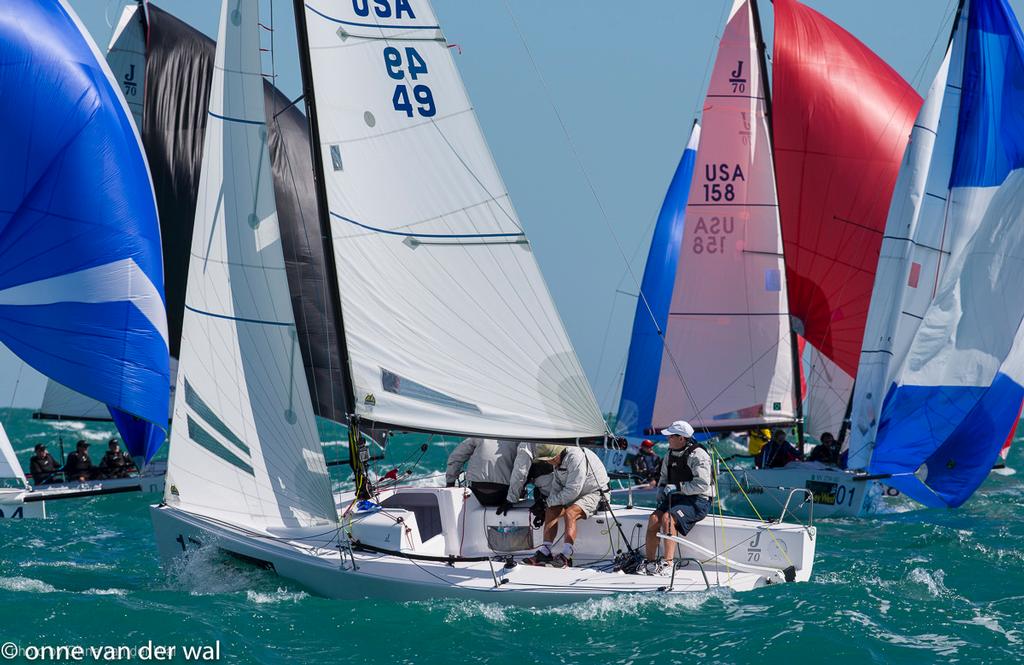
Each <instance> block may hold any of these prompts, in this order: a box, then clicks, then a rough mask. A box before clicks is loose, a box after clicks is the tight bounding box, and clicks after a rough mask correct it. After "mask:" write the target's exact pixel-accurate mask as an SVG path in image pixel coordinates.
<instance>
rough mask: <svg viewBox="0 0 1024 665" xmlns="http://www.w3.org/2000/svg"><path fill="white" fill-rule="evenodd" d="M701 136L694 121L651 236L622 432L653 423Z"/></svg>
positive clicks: (627, 376) (620, 420)
mask: <svg viewBox="0 0 1024 665" xmlns="http://www.w3.org/2000/svg"><path fill="white" fill-rule="evenodd" d="M699 140H700V125H698V124H696V123H694V126H693V132H692V133H691V135H690V141H689V143H688V144H687V146H686V149H685V150H684V151H683V156H682V158H681V159H680V160H679V166H678V167H676V172H675V175H674V176H672V182H671V183H670V184H669V187H668V192H667V193H666V194H665V200H664V202H663V203H662V204H661V212H660V213H659V214H658V221H657V224H656V225H655V227H654V236H653V237H652V238H651V249H650V250H649V251H648V254H647V266H646V267H645V268H644V278H643V281H642V283H641V285H640V296H639V297H638V298H637V303H636V313H635V314H634V315H633V336H632V338H631V339H630V342H629V356H628V358H627V360H626V374H625V378H624V379H623V384H622V397H621V399H620V400H619V412H618V417H617V419H616V425H615V427H616V433H618V434H621V435H623V436H642V435H643V434H644V430H645V429H647V428H648V427H650V425H651V418H652V415H653V413H654V398H655V395H656V394H657V391H658V378H659V373H660V372H661V360H662V354H663V351H664V341H663V339H662V337H663V335H664V333H665V326H667V325H668V311H669V307H670V306H671V304H672V289H673V287H674V286H675V282H676V269H677V268H678V265H679V250H680V247H681V244H682V241H683V223H684V220H685V218H686V203H687V200H688V199H689V196H690V182H691V181H692V180H693V169H694V165H695V164H696V163H697V144H698V142H699Z"/></svg>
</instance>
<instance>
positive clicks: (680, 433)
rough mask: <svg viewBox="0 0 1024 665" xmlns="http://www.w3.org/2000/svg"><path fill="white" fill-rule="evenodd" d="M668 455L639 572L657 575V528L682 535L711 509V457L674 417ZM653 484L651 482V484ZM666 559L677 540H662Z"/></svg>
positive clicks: (660, 562) (668, 432) (668, 431)
mask: <svg viewBox="0 0 1024 665" xmlns="http://www.w3.org/2000/svg"><path fill="white" fill-rule="evenodd" d="M661 433H662V434H665V435H667V436H668V454H666V455H665V460H664V461H663V462H662V465H661V476H660V478H659V479H658V481H657V485H658V507H657V509H656V510H655V511H654V513H653V514H652V515H651V517H650V519H649V520H648V522H647V540H646V543H645V552H644V555H645V559H644V563H643V565H641V566H640V567H639V568H638V569H637V573H639V574H640V575H660V574H661V572H662V571H663V570H664V569H665V565H666V564H665V563H664V561H663V560H662V559H659V558H658V545H659V541H660V540H661V539H660V538H658V530H659V529H660V530H661V532H662V533H665V534H667V535H670V536H674V535H676V533H677V532H678V533H679V534H680V535H683V536H685V535H686V534H688V533H690V530H691V529H692V528H693V525H694V524H696V523H697V522H699V521H701V520H702V519H704V517H705V516H706V515H707V514H708V511H709V510H711V498H712V496H713V494H714V491H713V489H712V486H711V456H710V455H709V454H708V451H707V450H705V449H704V447H703V446H702V445H701V444H699V443H697V442H696V441H694V440H693V427H692V426H691V425H690V423H688V422H686V421H685V420H677V421H676V422H674V423H672V426H671V427H669V428H668V429H665V430H662V431H661ZM654 485H655V483H653V482H652V483H651V486H652V487H653V486H654ZM664 544H665V560H667V561H672V558H673V557H674V556H675V553H676V543H675V542H673V541H671V540H666V541H664Z"/></svg>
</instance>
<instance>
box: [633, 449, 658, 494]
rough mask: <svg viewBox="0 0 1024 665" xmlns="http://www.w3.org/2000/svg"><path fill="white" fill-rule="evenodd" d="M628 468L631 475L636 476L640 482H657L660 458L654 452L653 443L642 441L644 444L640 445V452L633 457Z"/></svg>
mask: <svg viewBox="0 0 1024 665" xmlns="http://www.w3.org/2000/svg"><path fill="white" fill-rule="evenodd" d="M629 466H630V469H631V470H632V471H633V475H634V476H637V477H638V478H639V480H640V481H641V482H644V483H649V482H651V481H652V480H657V479H658V475H659V474H660V473H661V458H660V457H658V455H657V454H656V453H655V452H654V442H653V441H651V440H650V439H644V442H643V443H641V444H640V451H639V452H638V453H637V454H636V456H634V457H633V461H632V462H631V463H630V465H629Z"/></svg>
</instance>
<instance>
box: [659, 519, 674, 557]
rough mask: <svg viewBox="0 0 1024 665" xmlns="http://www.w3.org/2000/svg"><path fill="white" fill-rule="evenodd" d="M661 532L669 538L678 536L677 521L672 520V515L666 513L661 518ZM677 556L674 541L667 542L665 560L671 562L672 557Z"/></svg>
mask: <svg viewBox="0 0 1024 665" xmlns="http://www.w3.org/2000/svg"><path fill="white" fill-rule="evenodd" d="M661 532H662V533H664V534H667V535H669V536H674V535H676V521H675V520H674V519H672V515H671V514H669V513H664V514H663V515H662V516H661ZM675 555H676V544H675V542H674V541H671V540H666V541H665V560H666V561H671V560H672V557H674V556H675Z"/></svg>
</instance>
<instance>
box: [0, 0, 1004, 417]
mask: <svg viewBox="0 0 1024 665" xmlns="http://www.w3.org/2000/svg"><path fill="white" fill-rule="evenodd" d="M316 1H318V2H321V3H329V2H343V1H345V0H316ZM69 2H70V4H71V6H72V7H73V8H74V9H75V10H76V11H77V12H78V13H79V15H80V17H81V18H82V20H83V21H84V23H85V25H86V27H87V28H88V29H89V31H90V33H91V34H92V36H93V38H94V39H95V40H96V41H97V43H99V45H100V46H101V48H103V49H104V50H105V47H106V45H107V43H108V42H109V39H110V35H111V33H112V31H113V24H114V23H115V22H116V20H117V17H118V16H119V15H120V12H121V7H123V6H124V5H125V4H127V2H125V1H124V0H69ZM804 2H805V4H808V5H810V6H812V7H814V8H815V9H817V10H819V11H821V12H823V13H824V14H826V15H827V16H829V17H830V18H831V19H833V20H834V21H836V22H838V23H839V24H840V25H842V26H843V27H844V28H846V29H847V30H849V31H850V32H852V33H853V34H854V35H856V36H857V37H858V38H860V39H861V40H862V41H864V42H865V43H866V44H867V45H868V46H869V47H871V48H872V49H873V50H875V52H876V53H878V54H879V55H880V56H881V57H883V58H884V59H885V60H887V61H888V62H889V63H890V64H891V65H892V66H893V67H894V68H895V69H896V70H897V71H899V72H900V73H901V74H902V75H903V76H904V77H905V78H906V79H907V80H908V81H910V83H911V84H912V85H914V87H916V88H917V90H918V91H919V92H922V93H923V92H924V90H925V89H926V88H927V86H928V83H929V82H930V80H931V78H932V76H933V75H934V72H935V69H936V68H937V67H938V64H939V60H940V59H941V56H942V51H943V50H944V49H945V45H946V40H947V38H948V31H949V25H950V23H951V19H952V14H953V11H954V9H955V6H956V1H955V0H856V1H851V0H804ZM156 4H157V5H158V6H160V7H162V8H163V9H166V10H168V11H170V12H171V13H174V14H176V15H177V16H179V17H180V18H182V19H184V20H186V21H187V22H189V23H191V24H192V25H194V26H196V27H197V28H199V29H200V30H203V31H204V32H206V33H208V34H211V35H213V34H214V33H215V32H216V29H217V20H218V13H219V6H220V3H219V2H217V1H216V0H163V1H162V2H156ZM433 4H434V7H435V10H436V12H437V14H438V16H439V19H440V22H441V25H442V26H443V27H444V30H445V34H446V36H447V38H448V41H449V42H452V43H455V44H458V45H459V46H460V47H461V50H462V53H461V55H459V54H456V56H455V58H456V63H457V65H458V67H459V69H460V71H461V72H462V76H463V78H464V79H465V82H466V87H467V89H468V90H469V94H470V97H471V99H472V100H473V103H474V105H475V107H476V110H477V113H478V116H479V118H480V122H481V123H482V125H483V129H484V133H485V135H486V136H487V140H488V142H489V144H490V147H491V149H492V151H493V153H494V156H495V159H496V160H497V163H498V166H499V168H500V170H501V172H502V175H503V176H504V178H505V181H506V184H507V185H508V188H509V190H510V192H511V194H512V200H513V201H514V203H515V205H516V208H517V209H518V212H519V215H520V217H521V218H522V220H523V224H524V226H525V228H526V231H527V233H528V235H529V237H530V240H531V242H532V243H533V247H534V251H535V253H536V255H537V258H538V260H539V261H540V264H541V268H542V270H543V272H544V275H545V277H546V279H547V282H548V285H549V287H550V289H551V292H552V295H553V297H554V299H555V303H556V305H557V306H558V309H559V311H560V313H561V315H562V319H563V321H564V322H565V325H566V328H567V329H568V331H569V334H570V336H571V337H572V340H573V343H574V345H575V346H576V350H577V353H578V354H579V356H580V359H581V361H582V363H583V367H584V369H585V370H586V372H587V375H588V376H589V378H590V381H591V384H592V385H593V386H594V392H595V394H596V395H597V398H598V400H599V402H600V404H601V407H602V408H603V409H604V410H609V409H614V407H615V404H616V403H617V400H618V389H619V385H620V381H621V373H622V368H623V363H624V360H625V355H626V349H627V345H628V342H629V330H630V327H631V325H632V316H633V308H634V306H635V296H634V295H632V294H635V293H636V291H637V286H636V283H635V282H634V280H633V278H632V277H631V276H630V275H629V273H628V272H627V262H626V261H624V260H623V256H622V254H625V255H626V256H627V258H628V261H629V265H630V268H631V271H632V274H633V275H635V277H636V279H637V280H639V278H640V276H641V275H642V272H643V262H644V260H645V258H646V253H647V247H648V243H649V241H650V235H651V232H652V230H653V224H654V219H655V216H656V215H657V212H658V209H659V207H660V205H661V199H662V196H663V195H664V192H665V188H666V187H667V185H668V182H669V180H670V178H671V176H672V173H673V170H674V169H675V165H676V163H677V161H678V160H679V157H680V154H681V152H682V149H683V147H684V146H685V144H686V140H687V138H688V134H689V129H690V125H691V123H692V121H693V118H694V117H695V114H696V113H697V111H699V109H700V105H701V101H702V99H703V95H704V88H705V85H706V83H705V76H706V71H707V69H708V67H709V65H710V62H711V59H712V58H713V57H714V50H715V46H716V38H717V35H718V34H719V33H720V31H721V29H722V24H723V21H724V17H725V14H726V12H727V11H728V6H729V5H731V4H732V0H646V1H644V2H636V1H634V2H623V1H622V0H619V1H613V0H433ZM762 4H764V5H766V6H767V5H768V3H767V2H763V3H762ZM1011 5H1012V6H1013V8H1014V10H1015V11H1016V12H1017V14H1018V16H1020V15H1021V14H1022V12H1024V0H1011ZM291 6H292V3H291V2H290V1H289V0H274V6H273V9H274V23H275V27H276V30H275V50H276V52H275V54H274V62H273V65H274V69H275V71H276V72H277V74H278V81H279V85H280V87H281V88H282V89H284V91H285V92H286V93H287V94H289V95H291V96H292V97H294V96H297V95H298V94H299V76H298V64H297V56H296V47H295V43H294V39H295V37H294V28H293V25H292V12H291ZM263 7H264V12H265V13H266V10H267V8H269V7H270V2H269V0H263ZM764 11H765V13H766V20H767V21H768V22H770V21H771V11H770V8H766V9H765V10H764ZM510 12H511V14H510ZM512 16H514V17H515V19H514V20H513V18H512ZM265 22H266V21H265ZM517 25H518V29H517ZM520 31H521V34H520ZM769 44H770V28H769ZM527 48H528V50H529V54H532V61H534V62H536V68H535V67H534V65H533V64H532V62H531V57H530V55H529V54H528V51H527ZM265 65H266V68H267V71H269V67H270V61H269V59H268V60H267V61H266V63H265ZM542 81H543V83H542ZM555 109H557V113H558V115H560V116H561V119H562V121H563V122H564V124H565V128H566V131H564V132H563V130H562V126H561V124H560V123H559V120H558V117H557V116H556V113H555ZM591 185H592V188H591ZM595 192H596V198H595ZM618 247H621V249H622V251H621V252H620V250H619V249H618ZM620 291H622V292H625V293H620ZM13 365H14V363H12V362H11V361H10V360H3V359H0V377H2V376H8V377H11V376H15V375H16V374H17V370H11V368H12V367H13ZM12 385H13V382H11V381H7V380H3V379H2V378H0V406H8V405H10V404H12V402H13V403H15V404H16V405H22V406H35V405H36V404H35V403H33V401H34V400H38V394H39V387H38V386H39V385H41V383H40V381H39V380H38V379H35V380H33V379H32V378H31V377H29V376H27V375H23V376H22V381H21V385H20V387H19V390H18V393H17V395H16V396H15V397H12V394H11V393H12V390H11V388H12Z"/></svg>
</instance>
